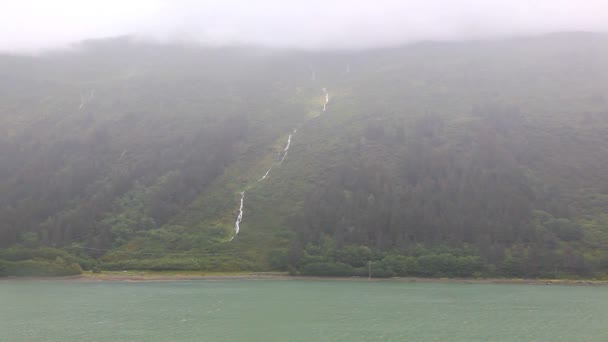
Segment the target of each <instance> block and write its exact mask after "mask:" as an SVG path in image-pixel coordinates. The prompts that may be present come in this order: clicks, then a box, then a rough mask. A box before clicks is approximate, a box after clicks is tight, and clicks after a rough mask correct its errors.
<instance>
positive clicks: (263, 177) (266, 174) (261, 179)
mask: <svg viewBox="0 0 608 342" xmlns="http://www.w3.org/2000/svg"><path fill="white" fill-rule="evenodd" d="M270 171H272V166H271V167H270V169H268V171H266V173H265V174H264V175H263V176H262V178H260V179H258V182H261V181H263V180H264V179H266V177H268V174H269V173H270Z"/></svg>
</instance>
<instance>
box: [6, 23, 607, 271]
mask: <svg viewBox="0 0 608 342" xmlns="http://www.w3.org/2000/svg"><path fill="white" fill-rule="evenodd" d="M607 43H608V37H606V36H603V35H592V34H560V35H552V36H546V37H539V38H529V39H513V40H505V41H494V42H461V43H432V44H430V43H429V44H418V45H414V46H409V47H403V48H393V49H384V50H375V51H357V52H318V53H308V52H298V51H267V50H263V49H253V48H230V49H203V48H198V47H188V46H160V45H158V46H156V45H147V44H143V43H136V42H132V41H130V40H129V39H127V38H125V39H118V40H111V41H103V42H89V43H86V44H83V45H82V46H80V47H79V48H78V49H77V50H76V51H69V52H57V53H53V54H48V55H43V56H38V57H23V56H1V57H0V72H1V73H2V74H3V75H6V76H5V77H3V78H2V79H1V80H0V92H2V97H1V98H0V245H1V246H0V247H4V248H5V249H4V251H3V252H2V253H0V260H3V261H2V262H1V263H0V274H2V273H7V272H8V273H11V274H18V273H19V272H22V273H23V274H34V273H43V274H51V273H56V274H68V273H70V274H71V273H74V272H76V271H78V269H79V268H80V267H82V268H83V269H94V268H95V269H152V270H169V269H178V270H179V269H183V270H190V269H197V270H199V269H200V270H223V271H237V270H285V271H287V270H289V271H290V272H292V273H299V274H311V275H339V276H367V274H368V272H369V269H370V268H371V270H372V273H373V276H376V277H389V276H433V277H435V276H449V277H471V276H509V277H568V276H583V277H600V276H605V275H606V273H607V272H608V248H606V246H608V173H607V172H606V170H608V62H607V61H608V44H607ZM323 87H326V88H327V89H328V91H329V93H330V99H331V100H330V103H329V105H328V108H327V111H326V112H322V110H321V108H322V105H323V101H324V99H323V92H322V90H321V89H322V88H323ZM294 128H297V129H298V130H297V133H296V134H294V136H293V141H292V143H293V145H292V147H291V149H290V150H289V157H288V158H286V160H285V161H284V162H283V163H279V162H278V161H277V159H278V156H280V151H281V150H282V149H283V147H284V144H285V142H286V136H287V133H289V132H291V131H292V130H293V129H294ZM271 166H272V172H271V174H270V177H269V178H268V179H266V180H264V181H260V182H259V181H258V179H259V178H260V177H261V176H262V175H263V174H264V172H265V171H266V170H268V168H269V167H271ZM245 189H247V196H246V198H245V206H244V211H245V217H244V221H243V223H242V227H241V228H242V231H241V233H240V234H239V235H238V236H237V237H236V238H235V239H234V240H233V241H229V239H230V237H231V236H232V234H233V222H234V219H235V216H236V214H235V210H236V209H237V208H238V201H239V197H240V191H243V190H245ZM49 247H53V248H49ZM39 251H46V252H44V253H42V252H40V253H39ZM50 251H54V252H50ZM58 253H65V254H61V255H59V254H58ZM15 255H20V256H19V257H15ZM76 264H78V265H80V266H79V267H78V268H77V267H76ZM68 269H69V270H68ZM7 270H9V271H7ZM19 270H23V271H19ZM38 270H40V271H38ZM42 270H44V271H42ZM49 270H52V271H49Z"/></svg>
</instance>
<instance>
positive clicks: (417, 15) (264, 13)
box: [0, 0, 608, 52]
mask: <svg viewBox="0 0 608 342" xmlns="http://www.w3.org/2000/svg"><path fill="white" fill-rule="evenodd" d="M0 1H1V2H3V3H2V10H1V11H0V50H2V51H13V52H14V51H40V50H44V49H49V48H57V47H62V46H68V45H70V44H72V43H74V42H77V41H81V40H84V39H94V38H103V37H112V36H118V35H127V34H128V35H134V36H137V37H140V38H144V39H152V40H160V41H166V40H176V39H177V40H185V41H196V42H200V43H203V44H208V45H234V44H253V45H264V46H272V47H297V48H305V49H323V48H366V47H377V46H388V45H395V44H403V43H408V42H415V41H421V40H457V39H479V38H481V39H485V38H493V37H505V36H512V35H534V34H543V33H549V32H557V31H602V32H603V31H608V2H606V1H605V0H585V1H584V2H580V1H572V0H510V1H504V0H454V1H449V0H410V1H404V0H376V1H363V0H334V1H327V0H325V1H323V0H306V1H302V0H294V1H281V0H258V1H247V0H207V1H194V0H184V1H169V0H128V1H124V0H122V1H118V0H90V1H80V0H55V1H47V0H24V1H8V0H0Z"/></svg>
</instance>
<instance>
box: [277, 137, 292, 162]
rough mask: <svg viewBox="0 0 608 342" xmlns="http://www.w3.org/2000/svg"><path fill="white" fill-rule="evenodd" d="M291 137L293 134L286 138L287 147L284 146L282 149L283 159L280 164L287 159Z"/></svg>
mask: <svg viewBox="0 0 608 342" xmlns="http://www.w3.org/2000/svg"><path fill="white" fill-rule="evenodd" d="M292 135H293V133H291V134H290V135H289V136H288V137H287V145H286V146H285V148H284V149H283V157H282V158H281V161H280V162H281V163H282V162H283V160H285V158H287V152H289V146H290V145H291V136H292Z"/></svg>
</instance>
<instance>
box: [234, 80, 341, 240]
mask: <svg viewBox="0 0 608 342" xmlns="http://www.w3.org/2000/svg"><path fill="white" fill-rule="evenodd" d="M323 92H324V93H325V102H324V103H323V111H325V110H326V109H327V104H328V103H329V93H328V92H327V89H326V88H323ZM296 132H298V130H297V129H294V130H293V131H292V132H291V133H290V134H289V135H288V136H287V144H286V145H285V148H283V156H282V157H281V161H279V164H280V163H282V162H283V161H284V160H285V158H287V152H289V147H290V146H291V137H292V136H293V135H294V134H296ZM270 171H272V166H271V167H270V168H269V169H268V171H266V173H265V174H264V175H263V176H262V178H260V179H258V182H261V181H263V180H264V179H266V178H268V175H269V174H270ZM244 202H245V191H241V202H240V206H239V210H238V215H237V217H236V221H235V222H234V235H233V236H232V237H231V238H230V241H232V240H234V238H235V237H236V236H237V235H238V234H239V231H240V230H241V221H243V204H244Z"/></svg>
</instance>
